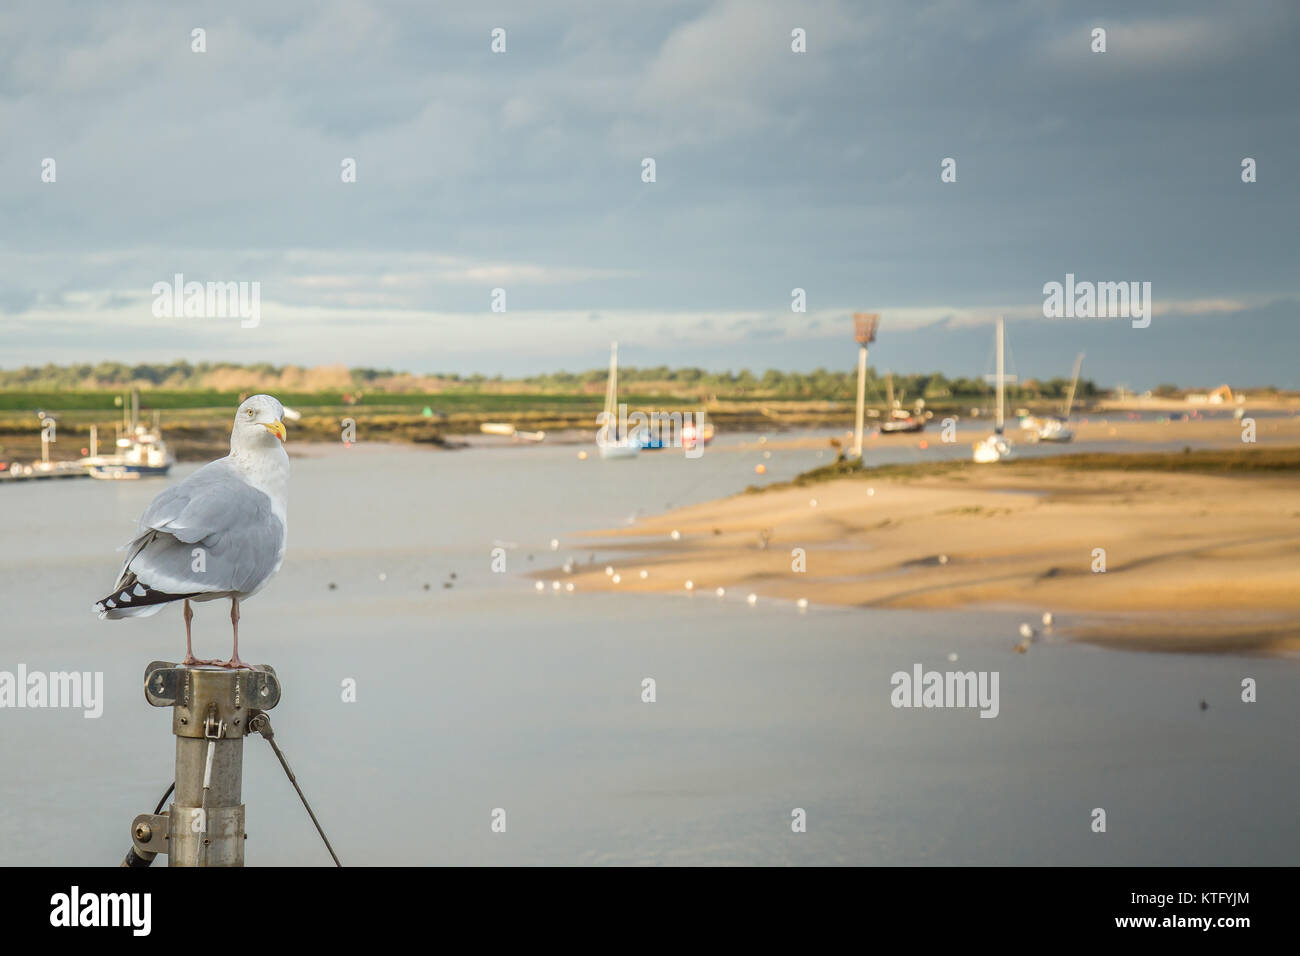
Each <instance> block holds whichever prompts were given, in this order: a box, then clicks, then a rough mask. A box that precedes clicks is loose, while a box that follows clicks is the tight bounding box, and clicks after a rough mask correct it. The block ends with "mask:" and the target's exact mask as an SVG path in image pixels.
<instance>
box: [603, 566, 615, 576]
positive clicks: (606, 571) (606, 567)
mask: <svg viewBox="0 0 1300 956" xmlns="http://www.w3.org/2000/svg"><path fill="white" fill-rule="evenodd" d="M613 573H614V569H613V568H611V567H610V566H609V565H608V564H607V565H605V577H609V576H610V575H612V574H613Z"/></svg>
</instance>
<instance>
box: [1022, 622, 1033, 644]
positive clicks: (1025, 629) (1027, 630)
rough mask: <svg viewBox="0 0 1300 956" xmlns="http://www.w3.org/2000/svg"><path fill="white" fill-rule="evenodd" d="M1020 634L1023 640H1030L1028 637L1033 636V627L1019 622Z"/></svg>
mask: <svg viewBox="0 0 1300 956" xmlns="http://www.w3.org/2000/svg"><path fill="white" fill-rule="evenodd" d="M1020 636H1021V637H1023V638H1024V639H1025V640H1027V641H1028V640H1030V639H1032V638H1033V636H1034V629H1033V628H1032V627H1030V626H1029V625H1028V624H1021V625H1020Z"/></svg>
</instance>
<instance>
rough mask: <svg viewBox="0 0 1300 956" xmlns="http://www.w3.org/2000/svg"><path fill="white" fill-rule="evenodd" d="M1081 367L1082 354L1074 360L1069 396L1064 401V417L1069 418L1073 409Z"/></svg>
mask: <svg viewBox="0 0 1300 956" xmlns="http://www.w3.org/2000/svg"><path fill="white" fill-rule="evenodd" d="M1082 365H1083V353H1082V352H1080V353H1079V354H1078V356H1077V357H1076V358H1075V360H1074V378H1073V379H1072V380H1071V381H1070V394H1069V395H1068V396H1066V399H1065V417H1066V418H1069V417H1070V409H1071V408H1073V407H1074V390H1075V389H1076V388H1078V386H1079V369H1080V367H1082Z"/></svg>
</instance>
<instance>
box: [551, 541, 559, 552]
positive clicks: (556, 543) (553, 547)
mask: <svg viewBox="0 0 1300 956" xmlns="http://www.w3.org/2000/svg"><path fill="white" fill-rule="evenodd" d="M551 550H552V551H559V550H560V539H559V538H552V539H551Z"/></svg>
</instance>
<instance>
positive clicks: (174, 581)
mask: <svg viewBox="0 0 1300 956" xmlns="http://www.w3.org/2000/svg"><path fill="white" fill-rule="evenodd" d="M284 538H285V534H284V524H283V523H282V522H281V521H280V519H279V518H277V517H276V516H275V514H274V513H273V512H272V510H271V499H270V498H268V497H267V496H266V494H265V493H263V492H261V491H258V490H257V489H256V488H254V487H253V486H252V485H250V484H248V483H247V482H245V481H244V480H243V479H242V478H241V477H240V476H239V474H238V472H236V471H235V469H234V468H233V467H232V466H231V465H230V464H229V463H228V462H226V461H225V459H222V460H220V461H214V462H212V463H211V464H209V465H205V466H204V467H202V468H200V469H199V470H198V471H196V472H195V473H194V474H192V475H190V476H189V477H188V478H186V479H185V480H184V481H182V482H181V483H180V484H178V485H174V486H173V487H171V488H168V489H167V490H166V491H164V492H162V493H161V494H160V495H158V497H157V498H155V499H154V500H153V501H152V502H151V503H150V505H149V507H148V508H146V509H145V512H144V514H143V515H141V517H140V525H139V533H138V534H137V535H136V537H135V538H133V539H132V540H131V541H130V542H129V543H128V544H127V545H126V551H127V559H126V562H125V563H124V564H123V566H122V574H121V578H120V579H119V582H118V587H123V586H125V585H126V584H127V583H133V581H134V580H139V581H142V582H144V584H145V585H146V586H148V587H150V588H152V589H155V590H159V591H166V592H169V593H172V594H190V593H203V592H225V591H239V592H245V593H246V592H249V591H254V590H256V589H257V588H258V587H260V586H261V585H262V584H263V583H265V581H266V579H267V578H269V577H270V576H271V575H272V574H274V573H275V572H276V570H278V569H279V566H280V561H281V560H282V558H283V556H284ZM132 576H134V578H132Z"/></svg>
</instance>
